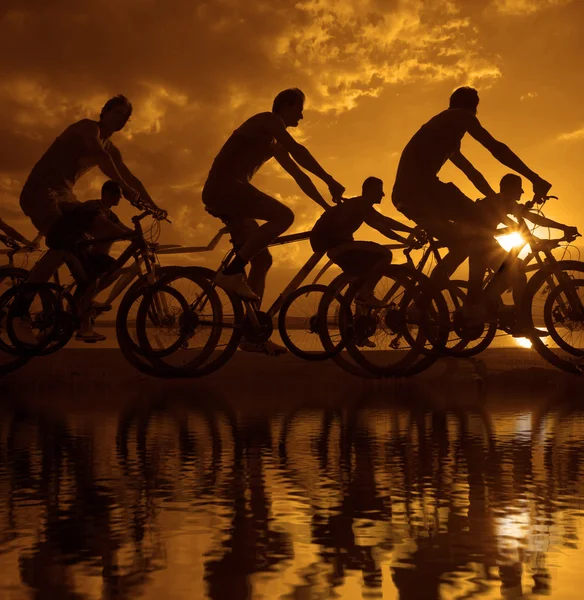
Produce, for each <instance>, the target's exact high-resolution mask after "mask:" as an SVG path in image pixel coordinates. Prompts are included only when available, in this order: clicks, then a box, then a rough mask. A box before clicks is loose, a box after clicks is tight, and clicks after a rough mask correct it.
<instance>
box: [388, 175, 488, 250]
mask: <svg viewBox="0 0 584 600" xmlns="http://www.w3.org/2000/svg"><path fill="white" fill-rule="evenodd" d="M391 199H392V202H393V204H394V206H395V207H396V208H397V209H398V210H399V211H400V212H401V213H402V214H404V215H405V216H406V217H407V218H408V219H410V220H411V221H414V222H415V223H417V224H418V225H420V226H421V227H422V228H424V229H425V230H426V231H428V232H429V233H430V234H431V235H433V236H434V237H436V238H437V239H439V240H440V241H441V242H442V243H444V244H445V245H448V246H450V245H454V244H457V243H460V241H461V240H468V241H472V237H473V230H474V231H475V233H476V229H478V228H479V227H480V214H479V212H478V210H477V206H476V204H475V203H474V202H473V201H472V200H471V199H470V198H469V197H468V196H466V195H465V194H463V193H462V192H461V191H460V190H459V189H458V188H457V187H456V186H455V185H454V184H453V183H443V182H442V181H440V180H439V179H437V178H435V179H433V180H430V181H425V182H424V183H423V184H420V185H417V186H416V185H412V186H411V187H409V188H407V189H406V188H400V187H399V186H397V185H396V186H394V189H393V193H392V198H391Z"/></svg>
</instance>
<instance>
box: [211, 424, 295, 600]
mask: <svg viewBox="0 0 584 600" xmlns="http://www.w3.org/2000/svg"><path fill="white" fill-rule="evenodd" d="M270 426H271V424H270V422H269V421H268V420H263V421H261V422H256V423H254V424H249V425H245V426H243V427H241V428H238V429H237V430H236V431H235V432H234V438H235V447H234V455H235V456H234V458H233V467H232V469H231V477H232V481H231V485H230V486H229V488H228V491H229V496H228V497H227V498H223V499H222V503H223V504H224V505H225V504H229V505H231V507H232V519H231V527H230V529H229V536H228V537H227V539H226V540H225V541H224V542H223V544H222V550H223V555H222V556H221V558H218V559H214V560H209V561H207V563H206V565H205V581H206V583H207V586H208V587H207V593H208V596H209V598H210V600H248V599H249V598H252V597H256V596H255V594H254V593H253V590H252V584H251V581H250V577H251V576H252V575H253V574H255V573H258V572H268V571H274V570H275V567H276V566H277V565H279V564H280V563H282V562H285V561H286V562H287V561H289V560H290V559H291V558H292V557H293V549H292V544H291V542H290V539H289V535H288V534H287V533H285V532H282V531H276V530H275V529H274V528H273V527H272V518H271V517H270V513H271V499H270V497H269V495H268V494H267V493H266V483H265V477H266V473H265V470H264V469H265V455H266V454H268V453H269V452H270V451H271V448H272V438H271V435H272V434H271V431H270Z"/></svg>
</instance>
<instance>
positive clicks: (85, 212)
mask: <svg viewBox="0 0 584 600" xmlns="http://www.w3.org/2000/svg"><path fill="white" fill-rule="evenodd" d="M99 214H100V209H99V208H97V207H96V206H94V205H92V204H91V203H87V204H85V203H84V202H79V203H77V204H75V205H73V204H71V205H69V206H68V207H67V211H66V212H65V213H64V214H62V215H61V216H60V217H58V218H57V220H56V221H55V222H54V223H53V224H52V225H51V227H50V228H49V230H48V231H47V234H46V240H45V241H46V244H47V246H48V247H49V248H51V249H53V250H67V251H73V250H74V247H75V244H76V243H77V242H78V241H80V240H81V239H82V238H83V237H84V234H85V233H87V232H88V231H89V230H90V228H91V225H92V224H93V221H94V220H95V218H96V217H97V216H98V215H99Z"/></svg>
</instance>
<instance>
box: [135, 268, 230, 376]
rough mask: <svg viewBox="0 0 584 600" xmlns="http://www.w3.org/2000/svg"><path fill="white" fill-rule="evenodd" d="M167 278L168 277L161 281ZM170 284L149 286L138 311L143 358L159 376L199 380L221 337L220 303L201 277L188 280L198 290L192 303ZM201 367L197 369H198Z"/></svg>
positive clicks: (137, 322) (137, 327) (176, 279)
mask: <svg viewBox="0 0 584 600" xmlns="http://www.w3.org/2000/svg"><path fill="white" fill-rule="evenodd" d="M165 279H171V278H165ZM180 279H181V278H180V277H178V276H173V278H172V280H171V281H165V282H158V283H157V284H155V285H153V286H149V287H148V288H147V289H146V290H145V292H144V294H143V299H142V301H141V304H140V307H139V309H138V316H137V319H136V331H137V334H138V340H139V343H140V348H141V349H142V352H143V353H144V356H145V357H146V358H147V359H148V360H149V361H150V362H151V363H152V365H153V367H154V369H155V370H156V372H157V374H158V375H160V376H163V377H200V376H201V375H202V374H206V373H207V371H206V370H204V367H203V363H205V361H206V360H207V359H208V358H209V357H210V356H211V353H212V352H213V350H214V349H215V346H216V345H217V342H218V341H219V338H220V335H221V325H222V310H221V302H220V301H219V297H218V296H217V294H216V292H215V290H214V289H213V287H212V286H211V284H210V283H209V282H208V281H207V280H206V279H205V278H202V277H199V278H198V280H197V279H196V278H195V277H194V276H192V275H191V276H190V277H188V278H187V279H188V282H189V283H190V284H191V286H194V285H197V286H198V287H199V290H198V293H197V294H196V297H195V299H194V300H193V301H192V302H190V303H189V302H188V301H187V300H186V299H185V297H184V296H183V294H182V293H181V292H179V291H178V289H175V288H174V287H171V284H175V285H176V283H177V282H180ZM200 367H201V369H199V368H200Z"/></svg>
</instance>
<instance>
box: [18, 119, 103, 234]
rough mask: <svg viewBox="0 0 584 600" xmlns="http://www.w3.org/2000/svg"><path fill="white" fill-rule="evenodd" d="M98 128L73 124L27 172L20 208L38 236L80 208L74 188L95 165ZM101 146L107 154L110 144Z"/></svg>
mask: <svg viewBox="0 0 584 600" xmlns="http://www.w3.org/2000/svg"><path fill="white" fill-rule="evenodd" d="M97 128H98V124H97V122H96V121H92V120H90V119H83V120H81V121H78V122H77V123H73V124H72V125H70V126H69V127H67V128H66V129H65V131H63V133H61V135H59V136H58V137H57V138H56V139H55V141H54V142H53V143H52V144H51V145H50V147H49V148H48V149H47V151H46V152H45V154H43V156H42V157H41V158H40V160H39V161H38V162H37V163H36V164H35V166H34V167H33V169H32V171H31V172H30V175H29V176H28V179H27V180H26V183H25V184H24V188H23V190H22V193H21V196H20V206H21V208H22V210H23V212H24V214H25V215H27V216H28V217H29V218H30V219H31V221H32V222H33V225H34V226H35V227H36V228H37V229H38V230H39V231H40V232H41V233H43V234H46V233H47V231H48V230H49V229H50V227H51V226H52V225H53V224H54V223H55V221H56V220H57V219H58V218H59V217H61V216H62V215H63V214H64V213H66V212H67V211H68V210H71V209H72V208H74V207H75V205H77V204H79V201H78V200H77V198H76V197H75V194H74V193H73V186H74V185H75V183H76V182H77V181H78V180H79V179H80V177H82V176H83V175H84V174H85V173H87V172H88V171H89V170H90V169H92V168H93V167H95V166H97V164H98V157H97V155H96V153H95V150H94V148H93V147H92V144H91V141H93V139H96V138H97V133H96V132H97ZM94 130H95V131H94ZM101 143H102V144H103V148H104V149H105V150H106V151H107V150H108V148H109V147H110V145H111V142H110V141H109V140H101Z"/></svg>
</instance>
